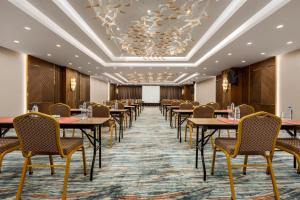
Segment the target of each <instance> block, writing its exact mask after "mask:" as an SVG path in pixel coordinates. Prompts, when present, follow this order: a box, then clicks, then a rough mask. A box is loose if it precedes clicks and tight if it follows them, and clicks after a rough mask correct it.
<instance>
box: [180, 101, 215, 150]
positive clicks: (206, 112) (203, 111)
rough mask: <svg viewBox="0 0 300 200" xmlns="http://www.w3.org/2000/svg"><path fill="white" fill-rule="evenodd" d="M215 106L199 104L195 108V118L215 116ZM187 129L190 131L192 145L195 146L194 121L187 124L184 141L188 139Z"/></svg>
mask: <svg viewBox="0 0 300 200" xmlns="http://www.w3.org/2000/svg"><path fill="white" fill-rule="evenodd" d="M214 111H215V110H214V108H213V107H210V106H206V105H202V106H198V107H196V108H194V110H193V118H213V117H214ZM187 129H189V131H190V147H191V148H192V147H193V140H192V139H193V123H191V122H189V121H188V123H187V124H186V126H185V132H184V141H186V135H187Z"/></svg>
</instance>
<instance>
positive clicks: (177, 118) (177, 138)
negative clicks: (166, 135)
mask: <svg viewBox="0 0 300 200" xmlns="http://www.w3.org/2000/svg"><path fill="white" fill-rule="evenodd" d="M176 123H177V139H179V124H180V123H179V114H177V122H176Z"/></svg>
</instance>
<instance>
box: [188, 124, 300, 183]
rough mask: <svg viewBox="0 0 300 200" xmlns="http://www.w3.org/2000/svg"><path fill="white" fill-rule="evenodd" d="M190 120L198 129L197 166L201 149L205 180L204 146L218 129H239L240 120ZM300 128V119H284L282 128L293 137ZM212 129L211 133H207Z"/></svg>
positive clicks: (204, 177)
mask: <svg viewBox="0 0 300 200" xmlns="http://www.w3.org/2000/svg"><path fill="white" fill-rule="evenodd" d="M188 121H190V122H191V123H193V124H194V126H196V129H197V133H196V159H195V167H196V168H198V155H199V149H200V152H201V161H202V169H203V180H204V181H206V164H205V155H204V153H205V151H204V148H205V146H206V145H207V143H208V141H209V140H210V139H211V137H212V136H213V135H214V134H215V133H216V132H217V131H218V130H233V129H234V130H237V129H238V122H239V121H238V120H233V119H227V118H188ZM199 128H201V138H200V139H199V135H200V134H199ZM299 128H300V121H299V120H283V122H282V125H281V130H285V131H286V132H287V133H288V134H289V135H290V136H291V137H297V129H299ZM208 130H211V132H210V133H209V134H206V132H207V131H208ZM294 167H296V160H295V159H294Z"/></svg>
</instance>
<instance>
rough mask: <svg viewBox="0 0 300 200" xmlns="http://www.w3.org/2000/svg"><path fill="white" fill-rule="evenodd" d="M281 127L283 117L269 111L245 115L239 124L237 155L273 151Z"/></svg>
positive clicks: (235, 153) (262, 153)
mask: <svg viewBox="0 0 300 200" xmlns="http://www.w3.org/2000/svg"><path fill="white" fill-rule="evenodd" d="M280 127H281V119H280V118H279V117H277V116H275V115H273V114H270V113H267V112H257V113H254V114H251V115H248V116H246V117H243V118H242V119H241V121H240V122H239V125H238V134H237V143H236V146H235V151H234V156H236V155H265V153H266V152H273V151H274V149H275V143H276V139H277V137H278V134H279V131H280Z"/></svg>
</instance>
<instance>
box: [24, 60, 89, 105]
mask: <svg viewBox="0 0 300 200" xmlns="http://www.w3.org/2000/svg"><path fill="white" fill-rule="evenodd" d="M71 78H76V81H77V87H76V91H74V92H73V91H71V85H70V80H71ZM27 93H28V106H29V108H30V107H31V105H32V104H33V103H38V104H39V105H41V107H45V109H44V110H47V108H46V107H49V105H51V104H53V103H59V102H61V103H66V104H68V105H69V106H71V107H72V108H77V107H78V106H79V103H80V102H81V101H89V100H90V77H89V76H87V75H84V74H81V73H79V72H78V71H75V70H72V69H69V68H66V67H62V66H58V65H55V64H53V63H50V62H47V61H44V60H41V59H38V58H35V57H33V56H28V88H27ZM44 105H46V106H44Z"/></svg>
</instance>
